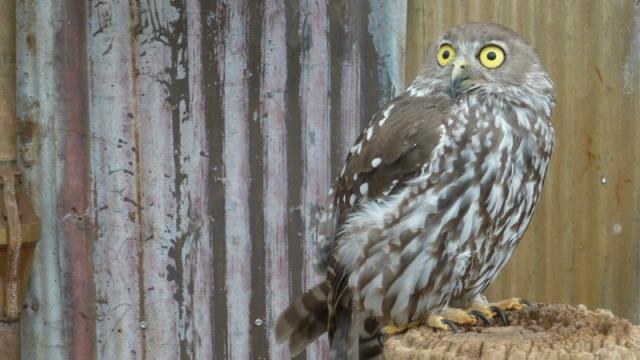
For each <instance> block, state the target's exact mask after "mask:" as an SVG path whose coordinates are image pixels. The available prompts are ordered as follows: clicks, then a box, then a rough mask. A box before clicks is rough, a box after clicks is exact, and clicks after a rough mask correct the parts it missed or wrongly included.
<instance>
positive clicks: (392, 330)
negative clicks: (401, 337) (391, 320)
mask: <svg viewBox="0 0 640 360" xmlns="http://www.w3.org/2000/svg"><path fill="white" fill-rule="evenodd" d="M418 326H420V321H412V322H410V323H408V324H403V325H396V324H392V325H387V326H385V327H383V328H382V329H381V330H380V332H381V333H382V334H384V335H386V336H393V335H397V334H402V333H403V332H405V331H408V330H410V329H413V328H416V327H418Z"/></svg>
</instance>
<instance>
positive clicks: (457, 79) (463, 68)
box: [451, 57, 470, 97]
mask: <svg viewBox="0 0 640 360" xmlns="http://www.w3.org/2000/svg"><path fill="white" fill-rule="evenodd" d="M469 78H470V74H469V63H468V62H467V60H465V59H464V58H462V57H458V58H456V59H455V60H453V71H451V94H452V95H453V97H457V96H458V95H459V93H460V92H462V91H464V90H466V89H468V88H469V85H470V84H469V82H468V81H467V82H465V80H469Z"/></svg>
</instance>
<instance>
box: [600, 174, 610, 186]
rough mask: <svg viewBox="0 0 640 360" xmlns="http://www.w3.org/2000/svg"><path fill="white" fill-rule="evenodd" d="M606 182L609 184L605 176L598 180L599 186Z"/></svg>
mask: <svg viewBox="0 0 640 360" xmlns="http://www.w3.org/2000/svg"><path fill="white" fill-rule="evenodd" d="M608 182H609V179H607V178H606V177H605V176H603V177H601V178H600V184H602V185H606V184H607V183H608Z"/></svg>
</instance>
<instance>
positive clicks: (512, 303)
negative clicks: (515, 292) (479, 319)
mask: <svg viewBox="0 0 640 360" xmlns="http://www.w3.org/2000/svg"><path fill="white" fill-rule="evenodd" d="M489 306H490V307H491V306H495V307H497V308H498V309H500V310H505V311H509V310H516V311H520V310H522V309H525V308H528V307H531V303H530V302H528V301H526V300H523V299H520V298H510V299H505V300H502V301H498V302H494V303H491V304H489Z"/></svg>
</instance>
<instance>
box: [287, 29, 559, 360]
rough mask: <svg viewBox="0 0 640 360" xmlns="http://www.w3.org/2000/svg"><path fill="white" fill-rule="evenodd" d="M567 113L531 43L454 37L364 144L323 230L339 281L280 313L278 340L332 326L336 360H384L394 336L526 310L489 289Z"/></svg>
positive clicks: (476, 32) (299, 340)
mask: <svg viewBox="0 0 640 360" xmlns="http://www.w3.org/2000/svg"><path fill="white" fill-rule="evenodd" d="M554 104H555V101H554V90H553V83H552V82H551V80H550V79H549V76H548V75H547V73H546V72H545V70H544V69H543V66H542V64H541V61H540V59H539V57H538V55H537V53H536V52H535V50H534V49H533V48H531V47H530V46H529V45H528V43H527V41H526V40H525V39H524V38H522V37H521V36H520V35H518V34H516V33H515V32H513V31H511V30H509V29H507V28H505V27H504V26H501V25H497V24H487V23H470V24H464V25H459V26H456V27H453V28H451V29H450V30H448V31H447V32H446V33H445V34H444V35H443V36H442V37H441V38H440V39H439V40H437V41H436V42H435V44H434V45H433V47H432V48H431V49H430V51H429V53H428V55H427V60H426V65H425V68H424V70H423V71H422V72H421V73H420V74H419V75H418V76H417V78H416V79H415V80H414V82H413V83H412V84H411V86H410V87H409V88H408V89H407V90H406V91H405V92H404V93H402V94H401V95H400V96H398V97H397V98H396V99H394V100H392V101H391V102H389V103H388V104H387V105H386V106H384V107H383V108H382V109H381V110H380V111H379V112H378V113H377V114H376V115H375V116H374V117H373V119H372V120H371V122H370V123H369V125H368V126H367V127H366V128H365V129H364V130H363V131H362V133H361V134H360V136H359V137H358V139H357V140H356V142H355V145H354V146H353V147H352V148H351V151H350V152H349V155H348V156H347V159H346V162H345V165H344V167H343V168H342V170H341V171H340V175H339V176H338V177H337V178H336V179H335V181H334V183H333V185H332V188H331V190H330V193H329V203H328V206H327V208H326V210H325V212H324V213H323V215H322V218H321V221H320V223H319V225H318V249H317V252H318V253H317V266H318V270H319V271H321V272H323V273H325V274H326V280H325V281H324V282H322V283H321V284H319V285H317V286H315V287H314V288H312V289H311V290H310V291H309V292H307V293H306V294H304V295H303V296H301V297H300V298H299V299H298V300H296V301H295V302H294V303H293V304H291V305H290V306H289V308H288V309H287V310H285V311H284V312H283V313H282V315H280V318H279V319H278V322H277V324H276V337H277V339H278V340H279V341H280V342H285V341H288V342H289V347H290V350H291V353H292V354H297V353H299V352H301V351H302V350H304V348H305V347H306V345H307V344H308V343H309V342H311V341H313V340H315V339H316V338H317V337H318V336H320V335H322V334H323V333H324V332H325V331H328V332H329V338H330V342H331V352H330V355H331V357H332V358H334V359H338V358H347V359H357V358H360V359H371V358H376V357H379V356H380V352H381V349H380V344H379V335H380V334H393V333H395V332H398V331H402V330H403V329H406V328H407V327H410V326H413V325H415V324H417V323H426V324H427V325H429V326H431V327H434V328H439V329H444V330H455V328H456V325H460V324H463V325H465V324H475V323H476V321H479V320H478V319H482V321H484V322H487V323H491V322H492V321H491V318H492V317H495V316H496V315H501V316H502V317H503V318H504V313H503V312H502V310H512V309H516V310H517V309H520V308H522V307H523V306H524V305H522V303H520V302H518V301H516V299H510V300H506V301H503V302H499V303H493V304H491V303H488V302H487V300H486V299H485V298H484V296H483V295H482V293H483V292H484V291H485V289H486V288H487V287H488V286H489V285H490V284H491V282H492V281H493V280H494V279H495V278H496V276H497V275H498V273H499V272H500V270H501V269H502V268H503V267H504V265H505V263H506V262H507V260H508V259H509V258H510V257H511V254H512V253H513V250H514V249H515V247H516V245H517V244H518V241H519V240H520V238H522V236H523V234H524V232H525V230H526V229H527V226H528V225H529V222H530V221H531V218H532V216H533V212H534V210H535V207H536V203H537V202H538V198H539V196H540V193H541V191H542V185H543V182H544V178H545V175H546V173H547V168H548V165H549V159H550V156H551V150H552V147H553V142H554V130H553V127H552V124H551V112H552V109H553V107H554ZM501 309H502V310H501ZM503 321H505V319H503Z"/></svg>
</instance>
